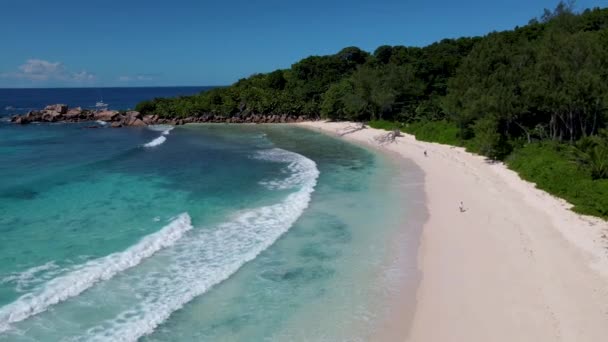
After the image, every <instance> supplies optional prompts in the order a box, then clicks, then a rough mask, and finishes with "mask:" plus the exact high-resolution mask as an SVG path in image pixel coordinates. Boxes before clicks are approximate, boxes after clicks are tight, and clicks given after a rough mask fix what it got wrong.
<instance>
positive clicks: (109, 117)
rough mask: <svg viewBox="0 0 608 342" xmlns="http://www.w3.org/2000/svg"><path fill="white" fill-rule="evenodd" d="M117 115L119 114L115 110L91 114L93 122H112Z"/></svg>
mask: <svg viewBox="0 0 608 342" xmlns="http://www.w3.org/2000/svg"><path fill="white" fill-rule="evenodd" d="M118 114H120V112H119V111H117V110H102V111H100V112H95V113H94V114H93V117H94V118H95V120H100V121H107V122H109V121H114V119H116V117H118Z"/></svg>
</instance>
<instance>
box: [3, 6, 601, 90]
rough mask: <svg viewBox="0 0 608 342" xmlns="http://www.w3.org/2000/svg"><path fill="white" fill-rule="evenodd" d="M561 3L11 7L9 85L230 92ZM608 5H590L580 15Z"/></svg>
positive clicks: (509, 24) (6, 25)
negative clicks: (342, 53) (310, 64)
mask: <svg viewBox="0 0 608 342" xmlns="http://www.w3.org/2000/svg"><path fill="white" fill-rule="evenodd" d="M556 4H557V0H509V1H503V0H500V1H493V0H485V1H484V0H458V1H455V0H416V1H414V0H401V1H397V0H384V1H383V0H377V1H369V0H349V1H342V0H340V1H335V0H324V1H323V0H307V1H288V0H282V1H279V0H260V1H241V0H224V1H205V0H200V1H196V0H172V1H157V0H146V1H144V0H121V1H115V0H105V1H104V0H77V1H76V0H55V1H49V0H2V1H0V43H1V44H2V49H1V50H0V87H4V88H6V87H61V86H89V87H91V86H92V87H97V86H158V85H168V86H172V85H224V84H230V83H232V82H234V81H236V80H238V79H239V78H242V77H246V76H249V75H251V74H252V73H256V72H267V71H272V70H275V69H278V68H287V67H289V66H290V65H291V64H292V63H294V62H296V61H298V60H299V59H301V58H303V57H306V56H310V55H323V54H331V53H335V52H336V51H338V50H340V49H341V48H343V47H346V46H358V47H360V48H362V49H364V50H367V51H370V52H371V51H373V50H374V49H375V48H376V47H378V46H379V45H383V44H389V45H414V46H423V45H427V44H429V43H432V42H434V41H437V40H439V39H442V38H455V37H460V36H471V35H483V34H486V33H488V32H490V31H493V30H505V29H511V28H513V27H515V26H516V25H524V24H526V23H527V22H528V20H529V19H531V18H533V17H536V16H539V15H540V14H541V13H542V11H543V8H554V7H555V5H556ZM596 6H599V7H606V6H608V0H579V1H577V7H578V9H583V8H587V7H596Z"/></svg>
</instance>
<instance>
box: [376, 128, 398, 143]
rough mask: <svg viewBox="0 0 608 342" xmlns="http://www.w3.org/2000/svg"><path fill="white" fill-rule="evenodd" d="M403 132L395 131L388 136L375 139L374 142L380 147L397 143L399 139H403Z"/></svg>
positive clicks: (384, 135)
mask: <svg viewBox="0 0 608 342" xmlns="http://www.w3.org/2000/svg"><path fill="white" fill-rule="evenodd" d="M402 136H403V135H402V134H401V131H400V130H398V129H394V130H392V131H390V132H389V133H387V134H382V135H379V136H376V137H374V140H376V142H378V143H379V144H380V145H384V144H389V143H393V142H395V139H396V138H397V137H402Z"/></svg>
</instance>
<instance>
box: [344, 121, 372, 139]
mask: <svg viewBox="0 0 608 342" xmlns="http://www.w3.org/2000/svg"><path fill="white" fill-rule="evenodd" d="M365 128H366V126H365V123H363V122H358V123H356V124H354V125H351V126H346V127H344V129H343V130H342V132H340V133H338V135H339V136H344V135H347V134H352V133H355V132H357V131H360V130H362V129H365Z"/></svg>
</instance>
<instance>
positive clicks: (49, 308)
mask: <svg viewBox="0 0 608 342" xmlns="http://www.w3.org/2000/svg"><path fill="white" fill-rule="evenodd" d="M402 171H403V169H401V168H399V167H398V166H397V165H395V164H393V163H392V162H391V161H389V160H387V159H386V158H384V157H383V156H381V155H378V154H375V153H372V152H370V151H369V150H367V149H364V148H361V147H358V146H354V145H351V144H348V143H345V142H343V141H340V140H337V139H334V138H331V137H328V136H325V135H322V134H318V133H316V132H311V131H308V130H304V129H301V128H296V127H289V126H263V125H255V126H231V125H200V126H195V125H192V126H185V127H177V128H175V129H172V128H171V127H155V128H152V129H150V128H142V129H106V128H102V129H94V130H92V129H84V126H80V125H31V126H28V127H18V126H11V125H7V124H2V123H0V236H1V237H2V238H1V239H0V341H90V340H100V341H106V340H125V341H132V340H137V339H141V340H144V341H193V340H196V341H264V340H268V341H284V340H314V341H317V340H367V339H368V338H369V336H371V334H373V332H374V329H376V328H377V326H378V325H379V322H380V321H382V320H383V319H385V318H386V317H385V314H386V313H385V312H384V311H385V310H383V308H384V307H386V303H385V302H384V301H383V300H385V299H386V298H388V297H389V296H390V295H391V293H393V292H391V291H394V290H395V289H394V288H393V287H394V286H396V285H395V284H399V281H395V280H403V279H404V278H408V277H411V276H412V275H413V273H415V271H414V269H413V268H412V269H408V268H404V267H395V265H394V262H396V261H397V259H399V258H402V257H404V258H412V256H413V255H414V251H415V248H414V247H413V246H415V243H412V241H415V240H416V238H417V235H416V232H415V231H414V229H412V231H411V232H405V234H404V232H403V222H404V220H406V221H407V220H408V217H412V218H413V217H414V216H415V213H414V212H413V209H408V208H409V207H408V208H406V207H405V206H404V205H403V204H404V202H405V201H407V200H408V198H404V196H405V197H407V196H413V195H410V194H408V193H405V194H404V192H403V191H401V189H400V188H399V189H398V188H395V187H394V184H395V183H399V182H402V183H404V184H405V183H408V182H412V177H414V176H415V175H414V172H412V174H408V173H407V172H405V173H404V172H402ZM412 208H413V207H412ZM395 213H399V214H395ZM397 236H398V237H399V238H400V239H403V241H401V242H400V243H401V244H399V245H398V247H399V248H397V250H398V251H399V253H394V251H395V248H394V247H395V237H397ZM397 254H399V255H397ZM400 262H401V261H400ZM399 265H401V266H402V265H403V264H402V263H400V264H399ZM383 298H384V299H383Z"/></svg>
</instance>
